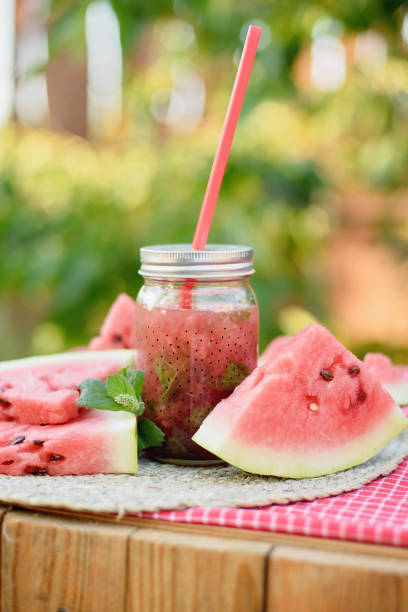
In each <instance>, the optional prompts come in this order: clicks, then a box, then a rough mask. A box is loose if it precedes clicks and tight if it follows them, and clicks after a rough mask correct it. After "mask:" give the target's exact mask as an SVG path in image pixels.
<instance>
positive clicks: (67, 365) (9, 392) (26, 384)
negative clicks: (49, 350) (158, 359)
mask: <svg viewBox="0 0 408 612" xmlns="http://www.w3.org/2000/svg"><path fill="white" fill-rule="evenodd" d="M134 355H135V352H134V351H132V350H113V351H84V352H80V351H74V352H71V353H60V354H57V355H46V356H41V357H29V358H27V359H17V360H13V361H3V362H0V421H9V420H13V421H19V422H20V423H30V424H39V425H48V424H57V423H65V422H67V421H70V420H71V419H74V418H75V417H77V416H78V414H79V410H80V409H79V407H78V404H77V399H78V397H79V390H78V384H79V383H80V382H82V381H83V380H84V379H85V378H99V379H100V380H106V378H107V377H108V376H109V375H110V374H114V373H115V372H118V371H119V370H120V369H121V368H123V367H125V366H127V365H130V364H134Z"/></svg>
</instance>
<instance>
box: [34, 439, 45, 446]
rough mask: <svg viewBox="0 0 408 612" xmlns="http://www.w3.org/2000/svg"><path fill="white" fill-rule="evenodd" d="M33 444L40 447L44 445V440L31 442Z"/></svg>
mask: <svg viewBox="0 0 408 612" xmlns="http://www.w3.org/2000/svg"><path fill="white" fill-rule="evenodd" d="M33 444H35V445H36V446H42V445H43V444H44V440H33Z"/></svg>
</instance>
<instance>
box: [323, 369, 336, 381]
mask: <svg viewBox="0 0 408 612" xmlns="http://www.w3.org/2000/svg"><path fill="white" fill-rule="evenodd" d="M320 376H321V377H322V378H323V379H324V380H328V381H331V380H333V378H334V376H333V372H330V370H321V371H320Z"/></svg>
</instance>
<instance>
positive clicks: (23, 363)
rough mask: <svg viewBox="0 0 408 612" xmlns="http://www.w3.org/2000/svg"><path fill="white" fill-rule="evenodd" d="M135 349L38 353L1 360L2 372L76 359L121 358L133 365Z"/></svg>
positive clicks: (100, 360) (107, 359) (68, 361)
mask: <svg viewBox="0 0 408 612" xmlns="http://www.w3.org/2000/svg"><path fill="white" fill-rule="evenodd" d="M135 355H136V351H135V349H112V350H107V351H71V352H69V353H56V354H55V355H38V356H36V357H26V358H24V359H13V360H11V361H0V372H5V371H7V370H20V369H24V368H28V367H30V366H32V367H35V366H41V365H47V363H49V362H52V364H53V365H56V364H59V363H61V364H65V363H66V364H69V363H75V362H76V361H84V362H86V361H95V360H96V361H99V362H103V361H104V360H105V359H106V361H110V360H112V359H117V358H119V360H120V361H122V362H123V367H124V366H125V365H133V366H134V360H135Z"/></svg>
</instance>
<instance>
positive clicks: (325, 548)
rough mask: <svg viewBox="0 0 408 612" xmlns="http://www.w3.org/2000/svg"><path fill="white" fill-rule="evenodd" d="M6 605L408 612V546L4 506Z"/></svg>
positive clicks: (183, 611) (160, 611)
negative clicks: (399, 546)
mask: <svg viewBox="0 0 408 612" xmlns="http://www.w3.org/2000/svg"><path fill="white" fill-rule="evenodd" d="M0 514H1V520H2V541H1V610H2V612H9V611H10V612H11V611H16V612H48V611H50V612H64V611H65V612H78V611H80V612H94V611H95V612H105V611H112V612H120V611H122V610H123V611H126V612H136V611H137V612H156V611H157V612H190V611H191V612H236V611H237V612H241V611H242V612H244V611H245V612H252V611H253V612H258V611H259V612H264V611H266V612H354V611H356V612H363V611H364V612H365V611H367V612H393V611H397V612H407V611H408V549H403V548H395V547H389V546H376V545H370V544H357V543H351V542H343V541H336V540H328V539H321V538H310V537H304V536H295V535H285V534H276V533H270V532H263V531H251V530H245V529H232V528H224V527H212V526H204V525H191V524H181V523H170V522H165V521H156V520H152V519H142V518H136V517H123V518H122V519H120V520H118V519H116V518H113V517H108V516H103V515H98V516H95V515H89V514H82V515H80V514H73V513H72V514H70V513H67V512H55V511H43V510H42V511H39V510H38V511H37V510H29V509H18V508H13V507H4V508H1V509H0Z"/></svg>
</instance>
